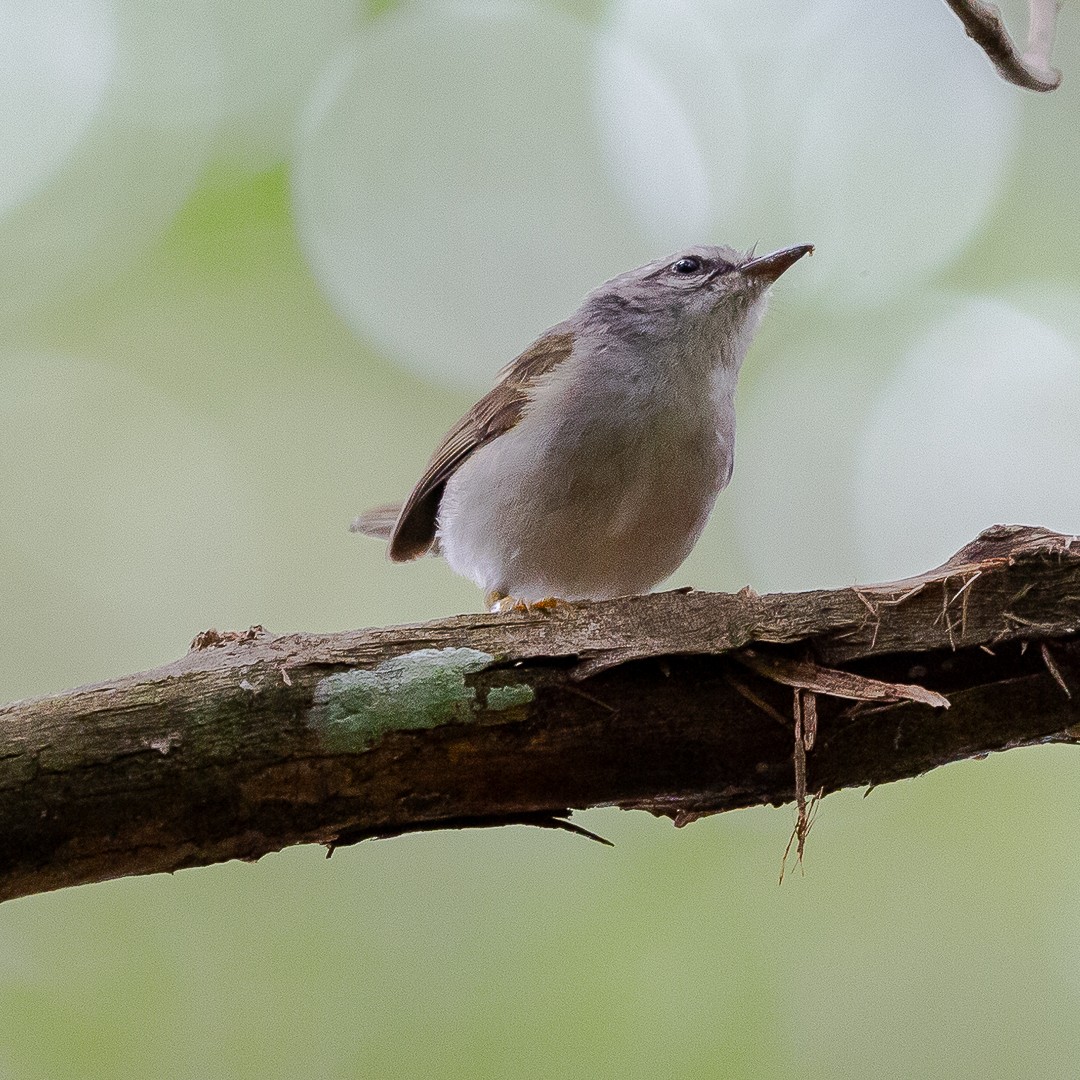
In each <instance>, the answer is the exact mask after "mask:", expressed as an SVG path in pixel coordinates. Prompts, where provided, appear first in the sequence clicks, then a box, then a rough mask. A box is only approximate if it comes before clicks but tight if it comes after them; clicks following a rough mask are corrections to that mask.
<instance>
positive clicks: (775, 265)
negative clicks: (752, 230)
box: [742, 244, 814, 285]
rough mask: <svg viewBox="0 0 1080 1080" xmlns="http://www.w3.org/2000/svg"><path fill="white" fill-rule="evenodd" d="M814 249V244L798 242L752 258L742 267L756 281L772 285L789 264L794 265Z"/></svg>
mask: <svg viewBox="0 0 1080 1080" xmlns="http://www.w3.org/2000/svg"><path fill="white" fill-rule="evenodd" d="M813 250H814V245H813V244H796V245H795V247H789V248H783V249H782V250H780V251H774V252H773V253H772V254H771V255H762V256H761V258H759V259H751V261H750V262H748V263H747V264H746V265H745V266H743V267H742V272H743V274H745V275H746V277H748V278H751V279H752V280H754V281H760V282H761V283H762V284H764V285H771V284H772V283H773V282H774V281H775V280H776V279H777V278H778V277H779V276H780V275H781V274H782V273H783V272H784V271H785V270H786V269H787V268H788V267H789V266H793V265H794V264H795V263H797V262H798V261H799V260H800V259H801V258H802V257H803V256H804V255H809V254H811V252H813Z"/></svg>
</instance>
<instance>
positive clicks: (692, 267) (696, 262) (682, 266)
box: [671, 255, 704, 274]
mask: <svg viewBox="0 0 1080 1080" xmlns="http://www.w3.org/2000/svg"><path fill="white" fill-rule="evenodd" d="M703 265H704V264H703V263H702V260H701V259H699V258H698V257H697V256H696V255H684V256H683V257H682V258H681V259H677V260H676V261H675V262H673V263H672V264H671V269H672V271H673V272H674V273H676V274H696V273H697V272H698V271H699V270H700V269H701V268H702V266H703Z"/></svg>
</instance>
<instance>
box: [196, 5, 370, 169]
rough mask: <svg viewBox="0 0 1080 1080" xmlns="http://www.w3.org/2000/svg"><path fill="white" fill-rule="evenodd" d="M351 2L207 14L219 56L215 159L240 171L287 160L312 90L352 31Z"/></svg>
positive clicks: (233, 8) (225, 8) (231, 8)
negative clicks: (218, 114) (219, 98)
mask: <svg viewBox="0 0 1080 1080" xmlns="http://www.w3.org/2000/svg"><path fill="white" fill-rule="evenodd" d="M357 7H358V5H357V4H356V3H354V2H353V0H319V3H316V4H312V3H306V2H304V0H254V2H253V0H247V2H242V0H231V2H228V3H226V2H217V3H214V4H212V5H211V8H210V12H209V14H210V19H211V22H210V29H211V31H212V32H213V34H214V37H215V40H216V44H217V47H218V48H219V50H220V52H221V68H222V86H221V114H222V115H221V126H220V128H219V131H218V138H217V156H218V157H219V158H221V159H222V160H224V161H226V162H228V163H230V164H232V165H235V166H238V167H240V168H243V169H247V170H252V171H254V170H258V169H265V168H267V167H269V166H272V165H276V164H277V163H279V162H281V161H284V160H285V159H286V158H287V157H288V153H289V150H290V149H291V147H292V143H293V139H294V137H295V129H296V124H297V120H298V118H299V113H300V110H301V108H302V106H303V103H304V101H305V100H306V98H307V94H308V92H309V90H310V87H311V85H312V84H313V83H314V82H315V80H316V79H317V78H318V76H319V75H320V73H321V72H322V69H323V68H324V67H325V66H326V63H327V62H328V60H329V59H330V58H331V57H332V56H333V54H334V53H335V52H337V50H338V49H339V48H340V47H341V46H342V44H343V43H344V41H345V40H346V39H347V37H348V36H349V34H350V33H351V32H352V31H353V30H355V29H356V27H357V25H358V23H359V17H358V11H357Z"/></svg>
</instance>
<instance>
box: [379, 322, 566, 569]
mask: <svg viewBox="0 0 1080 1080" xmlns="http://www.w3.org/2000/svg"><path fill="white" fill-rule="evenodd" d="M573 344H574V335H573V332H572V331H570V330H564V329H562V328H558V327H557V328H556V329H555V330H553V331H549V332H548V333H546V334H545V335H544V336H543V337H542V338H540V339H539V340H538V341H534V342H533V343H532V345H530V346H529V347H528V348H527V349H526V350H525V351H524V352H523V353H522V354H521V355H520V356H519V357H518V358H517V359H516V360H515V361H513V363H511V364H508V365H507V366H506V367H505V368H503V370H502V371H501V372H500V373H499V381H498V382H497V383H496V384H495V386H494V387H493V388H492V389H491V390H490V391H489V392H488V393H487V394H485V395H484V396H483V397H482V398H481V399H480V400H479V401H478V402H477V403H476V404H475V405H474V406H473V407H472V408H471V409H470V410H469V411H468V413H466V414H465V416H463V417H462V418H461V419H460V420H459V421H458V422H457V423H456V424H455V425H454V427H453V428H451V430H450V432H449V433H448V434H447V436H446V438H445V439H443V441H442V445H441V446H440V447H439V448H438V450H436V451H435V453H434V454H433V455H432V457H431V461H429V462H428V467H427V469H426V470H425V472H424V475H423V476H422V477H420V480H419V482H418V483H417V485H416V487H414V488H413V490H412V494H411V495H410V496H409V498H408V500H407V501H406V502H405V505H404V506H403V507H402V509H401V514H400V515H399V516H398V519H397V523H396V524H395V526H394V529H393V532H392V533H391V535H390V558H391V559H393V560H394V561H395V562H407V561H408V560H409V559H416V558H419V557H420V556H421V555H424V554H426V553H427V551H428V550H429V548H430V547H431V545H432V543H433V542H434V540H435V528H436V525H437V518H438V513H439V503H440V502H441V501H442V496H443V489H444V488H445V487H446V481H447V480H449V479H450V477H451V476H452V475H453V474H454V472H455V471H456V470H457V469H458V468H459V467H460V466H461V465H462V463H463V462H464V461H465V460H466V459H467V458H468V457H469V455H470V454H472V453H473V451H474V450H478V449H479V448H480V447H481V446H483V445H484V444H485V443H489V442H491V440H492V439H496V438H498V437H499V436H500V435H502V434H504V433H505V432H507V431H509V430H510V429H511V428H512V427H513V426H514V425H515V424H516V423H517V422H518V419H519V417H520V416H521V412H522V410H523V409H524V408H525V405H526V403H527V402H528V400H529V389H530V387H531V386H532V385H533V383H534V382H535V381H536V380H537V379H538V378H539V377H540V376H541V375H544V374H546V373H547V372H549V371H551V370H552V369H553V368H555V367H557V366H558V365H559V364H560V363H562V361H563V360H565V359H566V358H567V357H568V356H569V355H570V351H571V349H572V348H573Z"/></svg>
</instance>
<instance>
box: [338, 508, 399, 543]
mask: <svg viewBox="0 0 1080 1080" xmlns="http://www.w3.org/2000/svg"><path fill="white" fill-rule="evenodd" d="M400 513H401V503H387V505H386V506H375V507H372V508H371V509H370V510H365V511H364V512H363V513H362V514H361V515H360V516H359V517H356V518H353V523H352V524H351V525H350V526H349V532H355V533H363V534H364V535H365V536H374V537H375V539H376V540H389V539H390V537H391V535H392V534H393V532H394V526H395V525H396V524H397V519H398V515H399V514H400Z"/></svg>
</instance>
